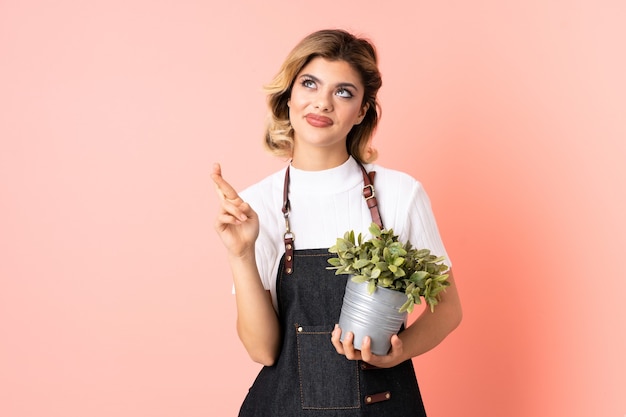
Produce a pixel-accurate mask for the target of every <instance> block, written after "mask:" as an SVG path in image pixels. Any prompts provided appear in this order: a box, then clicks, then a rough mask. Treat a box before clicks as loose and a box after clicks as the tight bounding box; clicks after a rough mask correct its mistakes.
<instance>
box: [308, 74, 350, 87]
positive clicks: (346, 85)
mask: <svg viewBox="0 0 626 417" xmlns="http://www.w3.org/2000/svg"><path fill="white" fill-rule="evenodd" d="M299 78H310V79H312V80H313V81H315V82H316V83H320V84H323V82H322V80H320V79H319V78H317V77H316V76H315V75H312V74H302V75H300V77H299ZM335 87H342V88H345V87H351V88H354V89H355V90H356V91H359V88H358V87H357V86H356V85H354V84H352V83H339V84H337V85H336V86H335Z"/></svg>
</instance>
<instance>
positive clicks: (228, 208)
mask: <svg viewBox="0 0 626 417" xmlns="http://www.w3.org/2000/svg"><path fill="white" fill-rule="evenodd" d="M222 213H225V214H229V215H231V216H233V217H234V218H236V219H238V220H240V221H242V222H245V221H246V220H248V219H249V218H250V217H252V216H253V213H254V212H253V211H252V208H251V207H250V205H249V204H247V203H243V202H241V203H239V204H236V203H235V202H232V201H230V200H223V201H222Z"/></svg>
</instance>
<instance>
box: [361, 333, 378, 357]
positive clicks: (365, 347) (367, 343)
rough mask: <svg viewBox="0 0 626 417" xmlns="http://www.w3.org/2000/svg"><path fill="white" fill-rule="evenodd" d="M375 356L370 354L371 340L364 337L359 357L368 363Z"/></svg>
mask: <svg viewBox="0 0 626 417" xmlns="http://www.w3.org/2000/svg"><path fill="white" fill-rule="evenodd" d="M375 356H376V355H374V354H373V353H372V338H371V337H369V336H365V337H364V338H363V343H362V344H361V357H362V358H363V360H364V361H365V362H367V363H370V361H372V360H373V359H375Z"/></svg>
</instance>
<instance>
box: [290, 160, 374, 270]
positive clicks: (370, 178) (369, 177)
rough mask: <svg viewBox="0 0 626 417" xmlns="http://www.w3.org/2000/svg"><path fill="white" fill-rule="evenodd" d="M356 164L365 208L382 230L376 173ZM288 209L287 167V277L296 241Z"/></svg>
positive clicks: (291, 265) (291, 264)
mask: <svg viewBox="0 0 626 417" xmlns="http://www.w3.org/2000/svg"><path fill="white" fill-rule="evenodd" d="M356 163H357V164H358V165H359V168H361V172H362V173H363V198H364V199H365V203H366V204H367V207H368V208H369V209H370V213H371V215H372V222H374V223H376V224H377V225H378V227H380V228H381V229H384V226H383V220H382V218H381V217H380V211H379V210H378V200H376V191H375V190H374V178H375V176H376V171H372V172H369V173H368V172H367V171H366V170H365V167H364V166H363V165H362V164H361V163H360V162H359V161H356ZM289 209H290V204H289V165H287V169H286V170H285V185H284V187H283V207H282V212H283V215H284V216H285V234H284V235H283V240H284V242H285V272H286V273H287V274H288V275H291V273H293V250H294V244H293V242H294V240H296V235H294V234H293V232H292V231H291V228H290V226H289Z"/></svg>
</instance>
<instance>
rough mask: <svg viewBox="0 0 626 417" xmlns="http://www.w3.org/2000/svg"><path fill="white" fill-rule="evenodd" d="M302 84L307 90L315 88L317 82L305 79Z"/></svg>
mask: <svg viewBox="0 0 626 417" xmlns="http://www.w3.org/2000/svg"><path fill="white" fill-rule="evenodd" d="M300 84H301V85H302V86H303V87H305V88H315V81H313V80H312V79H310V78H305V79H303V80H302V81H301V82H300Z"/></svg>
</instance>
